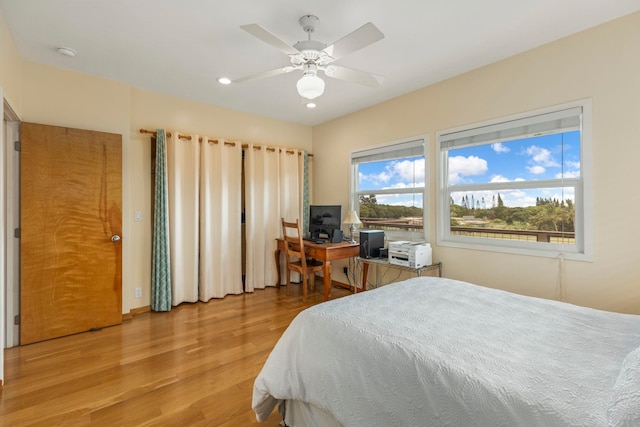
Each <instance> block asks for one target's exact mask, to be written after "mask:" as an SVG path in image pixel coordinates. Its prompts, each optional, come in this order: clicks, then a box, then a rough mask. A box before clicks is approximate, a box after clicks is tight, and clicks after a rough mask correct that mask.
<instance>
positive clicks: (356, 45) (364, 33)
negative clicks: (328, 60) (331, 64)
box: [323, 22, 384, 60]
mask: <svg viewBox="0 0 640 427" xmlns="http://www.w3.org/2000/svg"><path fill="white" fill-rule="evenodd" d="M383 38H384V34H382V31H380V30H379V29H378V27H376V26H375V25H373V24H372V23H371V22H368V23H366V24H364V25H363V26H362V27H360V28H358V29H357V30H355V31H353V32H352V33H350V34H347V35H346V36H344V37H343V38H341V39H340V40H338V41H337V42H335V43H334V44H332V45H329V46H327V47H326V48H324V49H323V51H324V52H326V53H327V54H328V55H329V56H331V57H332V58H333V59H334V60H337V59H340V58H342V57H343V56H345V55H348V54H350V53H351V52H355V51H356V50H360V49H362V48H363V47H366V46H369V45H370V44H372V43H375V42H377V41H378V40H382V39H383Z"/></svg>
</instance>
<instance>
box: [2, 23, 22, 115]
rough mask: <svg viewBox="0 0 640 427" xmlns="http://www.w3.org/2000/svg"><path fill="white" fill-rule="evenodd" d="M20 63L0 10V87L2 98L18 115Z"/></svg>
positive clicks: (20, 103)
mask: <svg viewBox="0 0 640 427" xmlns="http://www.w3.org/2000/svg"><path fill="white" fill-rule="evenodd" d="M21 65H22V61H21V60H20V55H19V54H18V49H17V48H16V45H15V44H14V42H13V37H12V36H11V33H10V32H9V27H7V23H6V22H5V20H4V15H3V14H2V11H0V87H2V91H3V96H4V98H6V99H7V101H8V102H9V104H10V105H11V108H12V109H13V111H15V112H16V114H18V115H19V114H20V111H21V106H22V102H21V97H20V82H21V77H20V67H21Z"/></svg>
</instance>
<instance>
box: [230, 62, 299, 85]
mask: <svg viewBox="0 0 640 427" xmlns="http://www.w3.org/2000/svg"><path fill="white" fill-rule="evenodd" d="M295 69H296V68H295V67H292V66H290V65H289V66H287V67H280V68H276V69H275V70H270V71H264V72H262V73H258V74H253V75H251V76H246V77H241V78H239V79H235V80H232V83H246V82H250V81H253V80H259V79H264V78H267V77H273V76H277V75H278V74H286V73H290V72H291V71H293V70H295Z"/></svg>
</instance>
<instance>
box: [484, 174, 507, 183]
mask: <svg viewBox="0 0 640 427" xmlns="http://www.w3.org/2000/svg"><path fill="white" fill-rule="evenodd" d="M510 181H511V180H510V179H509V178H507V177H504V176H502V175H494V176H493V177H492V178H491V181H489V182H510Z"/></svg>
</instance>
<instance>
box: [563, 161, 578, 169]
mask: <svg viewBox="0 0 640 427" xmlns="http://www.w3.org/2000/svg"><path fill="white" fill-rule="evenodd" d="M565 163H566V164H567V167H568V168H571V169H578V170H579V169H580V162H572V161H570V160H567V161H566V162H565Z"/></svg>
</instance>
